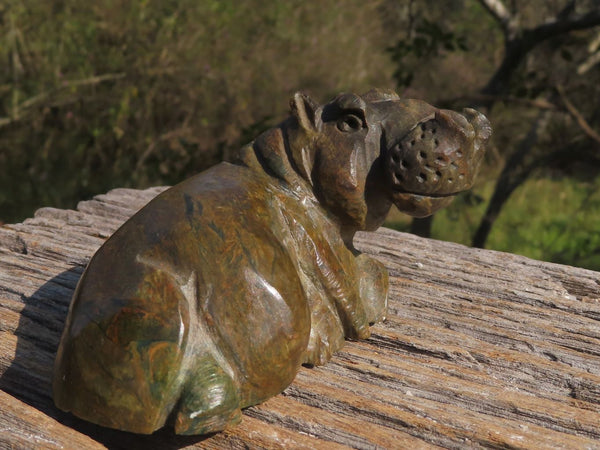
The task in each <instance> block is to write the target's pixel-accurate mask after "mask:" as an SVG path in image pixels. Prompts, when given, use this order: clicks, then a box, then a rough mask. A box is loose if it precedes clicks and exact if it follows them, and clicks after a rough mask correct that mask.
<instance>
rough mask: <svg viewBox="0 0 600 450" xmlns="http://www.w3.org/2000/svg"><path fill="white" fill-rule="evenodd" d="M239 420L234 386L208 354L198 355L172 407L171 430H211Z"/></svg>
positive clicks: (201, 431) (200, 431)
mask: <svg viewBox="0 0 600 450" xmlns="http://www.w3.org/2000/svg"><path fill="white" fill-rule="evenodd" d="M241 419H242V412H241V410H240V399H239V395H238V389H237V387H236V385H235V383H234V382H233V380H232V378H231V376H230V375H229V374H228V373H227V372H226V371H225V370H223V368H222V367H221V366H220V365H219V364H218V363H217V361H216V360H215V358H213V356H212V355H210V354H206V355H205V356H204V357H200V358H198V360H197V361H196V365H195V368H194V370H192V371H191V372H190V373H189V375H188V380H187V383H186V385H185V386H184V388H183V391H182V393H181V400H180V402H179V404H178V406H177V407H176V408H175V432H176V433H177V434H185V435H193V434H206V433H214V432H217V431H221V430H223V429H224V428H225V427H226V426H229V425H235V424H236V423H238V422H239V421H240V420H241Z"/></svg>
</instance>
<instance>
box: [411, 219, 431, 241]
mask: <svg viewBox="0 0 600 450" xmlns="http://www.w3.org/2000/svg"><path fill="white" fill-rule="evenodd" d="M433 217H434V216H429V217H423V218H414V219H413V220H412V222H411V224H410V232H411V233H412V234H416V235H417V236H421V237H431V225H432V224H433Z"/></svg>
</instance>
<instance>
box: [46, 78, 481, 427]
mask: <svg viewBox="0 0 600 450" xmlns="http://www.w3.org/2000/svg"><path fill="white" fill-rule="evenodd" d="M291 109H292V114H291V116H290V117H289V118H288V119H286V120H285V121H284V122H282V123H281V124H280V125H278V126H277V127H275V128H273V129H270V130H268V131H266V132H265V133H263V134H261V135H260V136H259V137H258V138H257V139H256V140H255V141H253V142H251V143H250V144H248V145H246V146H245V147H243V148H242V149H240V150H239V152H238V154H237V155H235V157H234V158H233V161H232V163H221V164H219V165H217V166H215V167H213V168H211V169H209V170H207V171H205V172H202V173H200V174H198V175H196V176H194V177H192V178H189V179H188V180H185V181H183V182H182V183H180V184H178V185H176V186H174V187H172V188H170V189H168V190H167V191H165V192H163V193H162V194H160V195H159V196H158V197H156V198H155V199H154V200H152V201H151V202H150V203H149V204H148V205H146V206H145V207H144V208H142V209H141V210H140V211H139V212H138V213H137V214H135V215H134V216H133V217H132V218H131V219H129V220H128V221H127V222H126V223H125V224H124V225H123V226H122V227H121V228H119V230H117V231H116V232H115V233H114V235H113V236H111V237H110V238H109V239H108V240H107V241H106V242H105V244H104V245H103V246H102V247H101V248H100V249H99V250H98V252H97V253H96V254H95V255H94V257H93V258H92V260H91V261H90V263H89V265H88V267H87V269H86V271H85V273H84V274H83V276H82V278H81V280H80V282H79V285H78V287H77V290H76V292H75V295H74V298H73V302H72V304H71V307H70V310H69V315H68V318H67V322H66V325H65V330H64V333H63V336H62V340H61V344H60V347H59V350H58V354H57V357H56V362H55V370H54V380H53V390H54V400H55V403H56V405H57V406H58V407H59V408H61V409H63V410H65V411H71V412H73V413H74V414H75V415H77V416H79V417H81V418H83V419H86V420H89V421H91V422H94V423H97V424H100V425H103V426H107V427H112V428H117V429H121V430H126V431H131V432H136V433H152V432H153V431H155V430H157V429H158V428H161V427H162V426H164V425H165V423H168V424H171V423H172V424H173V425H174V427H175V431H176V432H177V433H179V434H203V433H209V432H214V431H219V430H222V429H223V428H224V427H226V426H228V425H230V424H234V423H236V422H238V421H239V420H240V419H241V409H242V408H244V407H247V406H250V405H253V404H256V403H259V402H262V401H264V400H266V399H267V398H269V397H271V396H273V395H276V394H278V393H279V392H281V391H282V390H283V389H285V388H286V387H287V386H288V385H289V384H290V383H291V382H292V380H293V379H294V376H295V375H296V372H297V370H298V368H299V366H300V365H301V364H309V365H318V364H324V363H325V362H327V361H328V360H329V358H330V357H331V355H332V354H333V352H335V351H336V350H338V349H339V348H340V347H341V346H342V345H343V343H344V339H345V338H353V339H363V338H367V337H368V336H369V325H370V324H372V323H374V322H377V321H379V320H382V319H383V318H384V316H385V311H386V299H387V289H388V278H387V277H388V275H387V271H386V269H385V268H384V267H383V266H382V265H381V264H380V263H379V262H377V261H375V260H374V259H371V258H370V257H368V256H366V255H364V254H361V253H360V252H358V251H357V250H356V249H355V248H354V247H353V245H352V239H353V236H354V234H355V233H356V231H359V230H375V229H377V228H378V227H379V226H380V225H381V224H382V223H383V221H384V219H385V217H386V215H387V213H388V211H389V209H390V207H391V206H392V204H395V205H396V206H397V207H398V208H399V209H400V210H401V211H404V212H407V213H408V214H412V215H414V216H426V215H429V214H432V213H433V212H434V211H435V210H437V209H439V208H441V207H443V206H445V205H447V204H448V203H449V202H450V201H451V200H452V198H453V197H454V196H455V195H456V194H457V193H459V192H461V191H464V190H466V189H468V188H470V187H471V185H472V183H473V180H474V177H475V174H476V172H477V169H478V167H479V165H480V162H481V160H482V157H483V153H484V145H485V143H486V141H487V140H488V138H489V136H490V134H491V128H490V125H489V122H488V121H487V119H486V118H485V117H484V116H483V115H482V114H479V113H477V112H476V111H474V110H471V109H467V110H465V111H463V113H462V114H459V113H456V112H453V111H448V110H439V109H437V108H435V107H433V106H431V105H429V104H427V103H425V102H422V101H419V100H409V99H401V98H399V97H398V96H397V95H396V94H395V93H393V92H390V91H379V90H373V91H370V92H368V93H366V94H364V95H356V94H341V95H339V96H337V97H336V98H335V99H333V100H332V101H331V102H329V103H326V104H324V105H317V104H316V103H315V102H313V100H311V99H310V98H309V97H308V96H306V95H304V94H301V93H297V94H295V95H294V97H293V98H292V100H291Z"/></svg>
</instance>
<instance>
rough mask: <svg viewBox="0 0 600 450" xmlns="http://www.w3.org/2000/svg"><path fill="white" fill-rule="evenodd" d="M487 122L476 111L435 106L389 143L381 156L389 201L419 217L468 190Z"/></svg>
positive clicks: (477, 163)
mask: <svg viewBox="0 0 600 450" xmlns="http://www.w3.org/2000/svg"><path fill="white" fill-rule="evenodd" d="M490 134H491V127H490V124H489V122H488V120H487V119H486V118H485V116H483V115H482V114H480V113H478V112H477V111H475V110H473V109H465V110H464V111H463V114H459V113H456V112H454V111H448V110H435V111H434V112H433V113H431V114H429V115H427V116H426V117H424V118H423V119H421V120H420V121H418V122H417V123H416V124H415V125H414V127H412V128H411V129H410V130H409V131H408V132H407V133H406V134H405V135H404V136H402V137H401V138H400V139H399V140H398V141H396V142H395V143H393V144H392V145H391V146H390V147H388V150H387V152H386V155H385V157H384V158H385V171H386V175H387V181H388V183H387V184H388V187H389V190H388V192H390V195H391V200H392V201H393V202H394V204H396V206H397V207H398V208H399V209H400V210H402V211H404V212H407V213H408V214H411V215H413V216H416V217H424V216H428V215H431V214H433V212H435V211H436V210H438V209H440V208H443V207H445V206H447V205H448V204H449V203H450V202H451V201H452V199H453V198H454V197H455V196H456V195H458V194H459V193H461V192H464V191H466V190H468V189H470V188H471V187H472V185H473V182H474V179H475V176H476V174H477V171H478V169H479V166H480V164H481V160H482V157H483V153H484V149H483V147H484V144H485V142H486V141H487V139H489V137H490Z"/></svg>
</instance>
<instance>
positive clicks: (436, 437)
mask: <svg viewBox="0 0 600 450" xmlns="http://www.w3.org/2000/svg"><path fill="white" fill-rule="evenodd" d="M164 189H165V188H163V187H161V188H152V189H149V190H145V191H137V190H131V189H118V190H115V191H111V192H109V193H108V194H105V195H101V196H98V197H96V198H95V199H94V200H91V201H88V202H81V203H80V204H79V206H78V210H77V211H65V210H58V209H54V208H43V209H41V210H39V211H37V212H36V214H35V217H33V218H31V219H28V220H26V221H25V222H23V223H22V224H14V225H6V226H4V227H0V404H2V409H0V447H2V448H4V447H9V448H10V447H11V446H12V447H16V448H28V447H29V448H75V447H77V448H103V447H109V448H162V447H165V446H167V447H171V448H182V447H186V448H187V447H189V448H248V447H250V448H274V447H289V448H347V447H354V448H378V447H379V448H407V447H415V448H430V447H435V446H439V447H444V448H465V447H468V448H477V447H518V448H560V447H562V448H600V345H599V344H600V274H599V273H597V272H592V271H589V270H584V269H578V268H574V267H568V266H561V265H556V264H549V263H544V262H540V261H534V260H530V259H527V258H523V257H520V256H516V255H509V254H505V253H499V252H492V251H486V250H477V249H469V248H466V247H463V246H460V245H457V244H451V243H446V242H439V241H433V240H427V239H421V238H417V237H414V236H411V235H407V234H402V233H397V232H394V231H391V230H386V229H382V230H380V231H379V232H378V233H376V234H363V235H360V236H358V237H357V239H356V241H357V246H358V247H359V248H361V249H362V250H363V251H365V252H367V253H370V254H372V255H374V256H375V257H376V258H378V259H380V260H381V261H382V262H383V263H384V264H385V265H386V266H387V267H388V269H389V270H390V274H391V289H390V301H389V315H388V320H387V321H386V322H385V323H384V324H379V325H376V326H375V327H373V335H372V337H371V338H370V339H368V340H366V341H360V342H348V343H347V345H346V346H345V347H344V349H343V350H342V351H340V352H339V353H338V354H337V355H335V357H334V358H333V359H332V361H331V362H330V363H329V364H327V365H326V366H324V367H319V368H313V369H310V368H302V369H301V370H300V372H299V374H298V376H297V378H296V380H295V382H294V383H293V384H292V385H291V386H290V387H289V388H288V389H287V390H286V391H285V392H284V393H283V394H282V395H280V396H277V397H275V398H273V399H271V400H269V401H267V402H266V403H264V404H262V405H258V406H256V407H252V408H249V409H248V410H246V411H245V412H244V420H243V422H242V424H241V425H239V426H237V427H235V428H232V429H230V430H227V431H225V432H223V433H219V434H216V435H214V436H209V437H203V438H200V437H181V436H175V435H173V434H172V432H171V431H170V430H168V429H165V430H160V431H159V432H157V433H155V434H154V435H152V436H137V435H133V434H130V433H123V432H118V431H114V430H107V429H104V428H101V427H97V426H94V425H91V424H88V423H85V422H83V421H81V420H79V419H76V418H74V417H72V416H71V415H69V414H65V413H63V412H61V411H59V410H57V409H56V408H55V407H54V406H53V403H52V399H51V394H50V379H51V373H52V364H53V359H54V355H55V352H56V347H57V345H58V341H59V337H60V333H61V331H62V327H63V325H64V320H65V317H66V314H67V310H68V305H69V302H70V298H71V295H72V293H73V289H74V287H75V285H76V283H77V281H78V279H79V277H80V276H81V273H82V271H83V268H84V266H85V264H86V263H87V261H88V260H89V258H90V257H91V255H92V254H93V252H94V251H95V250H96V249H97V248H98V246H99V245H101V243H102V242H103V241H104V239H106V238H107V237H108V236H109V235H110V234H111V233H112V232H114V231H115V230H116V228H118V226H120V224H122V223H123V221H124V220H126V218H127V217H129V216H130V215H131V214H133V213H134V212H135V211H136V210H137V209H139V208H140V207H141V206H143V205H144V204H145V203H146V202H147V201H149V200H150V199H151V198H153V197H154V196H155V195H157V194H158V193H159V192H161V191H162V190H164Z"/></svg>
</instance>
